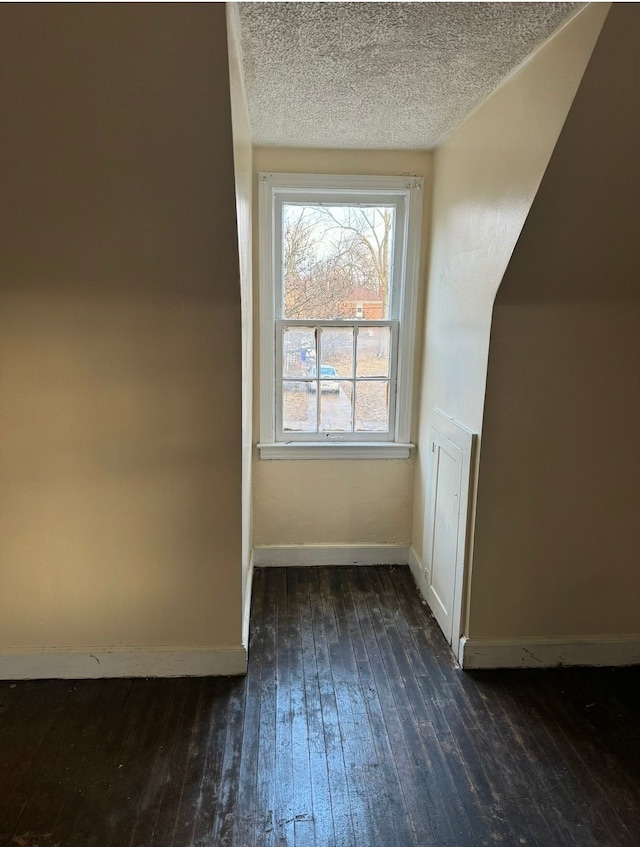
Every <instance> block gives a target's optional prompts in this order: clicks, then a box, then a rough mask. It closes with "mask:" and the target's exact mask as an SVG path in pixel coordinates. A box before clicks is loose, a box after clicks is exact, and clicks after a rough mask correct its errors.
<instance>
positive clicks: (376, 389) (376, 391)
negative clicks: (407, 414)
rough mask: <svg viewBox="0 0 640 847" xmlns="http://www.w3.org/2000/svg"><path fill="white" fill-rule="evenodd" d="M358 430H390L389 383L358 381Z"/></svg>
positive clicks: (356, 404)
mask: <svg viewBox="0 0 640 847" xmlns="http://www.w3.org/2000/svg"><path fill="white" fill-rule="evenodd" d="M355 407H356V427H355V428H356V432H388V431H389V383H388V382H387V381H386V380H384V381H380V382H356V403H355Z"/></svg>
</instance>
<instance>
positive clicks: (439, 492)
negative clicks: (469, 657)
mask: <svg viewBox="0 0 640 847" xmlns="http://www.w3.org/2000/svg"><path fill="white" fill-rule="evenodd" d="M438 420H439V423H440V421H441V423H440V426H439V427H438V428H436V427H434V428H433V430H432V432H431V443H430V446H431V449H430V452H429V467H428V474H429V482H430V484H429V486H428V492H429V494H428V497H429V499H428V503H427V509H426V513H425V526H424V562H423V565H424V578H425V583H426V596H427V602H428V603H429V606H430V607H431V610H432V612H433V614H434V616H435V618H436V620H437V621H438V624H439V625H440V628H441V629H442V631H443V633H444V635H445V637H446V639H447V641H448V642H449V644H453V643H454V642H455V645H454V646H455V647H456V648H457V642H458V638H459V636H460V620H461V614H462V586H463V582H464V565H465V556H466V541H467V523H468V520H467V519H468V503H469V488H470V471H471V459H472V452H473V446H474V443H475V436H473V435H472V433H470V432H469V431H468V430H467V429H465V428H464V427H461V426H460V425H459V424H456V423H455V422H454V421H452V420H451V419H449V418H445V417H444V416H442V415H440V414H439V413H438ZM442 430H444V432H443V431H442ZM445 433H446V434H445ZM454 441H455V442H456V443H454Z"/></svg>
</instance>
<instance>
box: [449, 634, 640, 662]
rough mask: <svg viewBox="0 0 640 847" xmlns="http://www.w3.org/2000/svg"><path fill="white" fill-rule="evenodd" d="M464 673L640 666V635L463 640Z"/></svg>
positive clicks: (461, 655) (460, 653)
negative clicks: (491, 670)
mask: <svg viewBox="0 0 640 847" xmlns="http://www.w3.org/2000/svg"><path fill="white" fill-rule="evenodd" d="M458 660H459V662H460V665H461V666H462V668H463V670H476V669H478V670H481V669H485V670H488V669H490V668H554V667H571V666H586V667H620V666H625V665H637V664H640V635H629V636H627V635H621V636H610V637H605V636H603V637H601V638H598V637H593V638H587V637H576V638H509V639H506V638H505V639H484V638H461V639H460V650H459V654H458Z"/></svg>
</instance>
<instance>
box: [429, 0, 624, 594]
mask: <svg viewBox="0 0 640 847" xmlns="http://www.w3.org/2000/svg"><path fill="white" fill-rule="evenodd" d="M607 10H608V5H607V4H595V5H590V6H588V7H587V8H585V9H584V10H582V11H580V12H579V13H578V15H577V16H576V17H574V18H573V19H572V20H571V21H570V22H569V23H567V24H566V25H565V27H564V28H563V29H562V30H561V31H560V32H559V33H557V34H556V35H555V36H554V37H553V38H552V39H551V40H550V41H548V42H547V43H546V44H545V45H543V46H542V47H541V48H540V49H539V50H538V51H537V52H536V53H535V54H534V55H533V56H532V57H531V58H530V59H529V61H527V62H526V63H525V64H524V65H523V66H522V67H521V68H520V69H519V70H518V71H517V72H516V73H514V74H513V75H512V76H511V77H510V78H509V79H508V80H506V81H505V83H503V85H502V86H501V87H500V88H499V89H497V90H496V91H495V92H494V93H493V94H492V95H491V97H489V98H488V99H487V100H486V101H485V102H484V103H482V104H481V105H480V106H479V107H478V108H477V109H476V110H475V111H474V112H473V113H472V114H471V115H470V116H469V117H468V118H467V119H466V121H465V122H464V123H463V124H462V125H461V126H460V127H459V129H458V130H457V131H456V132H455V133H454V134H453V136H452V137H451V138H450V139H449V140H448V141H447V142H446V143H445V144H443V145H442V146H441V147H439V148H438V149H437V150H436V153H435V161H434V195H433V211H432V220H433V224H432V243H431V259H430V267H429V275H428V280H429V282H428V293H427V311H426V324H425V347H424V354H423V365H422V397H421V405H420V427H419V437H418V441H419V444H428V443H429V442H428V439H429V430H430V427H431V425H432V422H433V412H432V410H433V409H434V408H436V407H439V408H440V409H441V410H442V411H443V412H444V413H445V414H447V415H449V416H451V417H453V418H455V419H456V420H458V421H459V422H460V423H462V424H463V425H464V426H466V427H467V428H469V429H471V430H472V431H474V432H477V433H481V430H482V423H483V407H484V394H485V383H486V372H487V360H488V351H489V335H490V330H491V319H492V310H493V302H494V298H495V295H496V292H497V290H498V287H499V285H500V282H501V280H502V276H503V274H504V271H505V269H506V267H507V265H508V262H509V259H510V257H511V254H512V251H513V248H514V246H515V244H516V241H517V239H518V236H519V234H520V231H521V229H522V226H523V223H524V221H525V218H526V216H527V213H528V211H529V209H530V207H531V203H532V201H533V198H534V196H535V194H536V191H537V189H538V186H539V184H540V180H541V178H542V175H543V173H544V171H545V168H546V166H547V163H548V161H549V157H550V156H551V153H552V151H553V147H554V145H555V143H556V140H557V138H558V135H559V133H560V130H561V128H562V125H563V122H564V120H565V118H566V115H567V112H568V109H569V107H570V105H571V102H572V99H573V97H574V95H575V92H576V89H577V87H578V84H579V82H580V79H581V77H582V74H583V72H584V69H585V66H586V64H587V62H588V59H589V56H590V53H591V51H592V49H593V45H594V43H595V41H596V39H597V36H598V33H599V31H600V28H601V26H602V22H603V20H604V18H605V16H606V13H607ZM481 449H482V440H481ZM425 485H426V472H425V458H424V457H423V456H422V454H421V453H420V451H419V452H418V456H417V461H416V472H415V492H414V504H413V515H414V519H413V542H412V543H413V547H414V549H415V551H416V553H417V556H418V558H419V559H420V558H421V557H422V552H423V551H422V544H423V538H422V531H423V520H424V512H425V508H426V504H425ZM423 588H424V586H423Z"/></svg>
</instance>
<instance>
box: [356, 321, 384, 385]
mask: <svg viewBox="0 0 640 847" xmlns="http://www.w3.org/2000/svg"><path fill="white" fill-rule="evenodd" d="M390 352H391V329H390V327H388V326H369V327H360V328H359V330H358V354H357V358H356V376H386V377H388V376H389V363H390Z"/></svg>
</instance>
